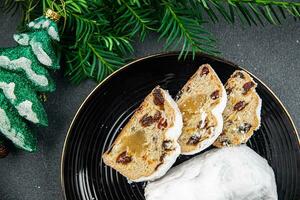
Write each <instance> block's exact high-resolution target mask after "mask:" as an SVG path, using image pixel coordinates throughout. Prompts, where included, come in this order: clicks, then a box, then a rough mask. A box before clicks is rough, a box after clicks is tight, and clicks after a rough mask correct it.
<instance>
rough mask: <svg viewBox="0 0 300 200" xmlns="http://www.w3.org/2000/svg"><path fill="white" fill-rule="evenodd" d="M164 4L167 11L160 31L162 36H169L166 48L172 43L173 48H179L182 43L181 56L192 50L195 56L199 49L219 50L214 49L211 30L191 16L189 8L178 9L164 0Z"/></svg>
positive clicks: (211, 51) (206, 50) (207, 50)
mask: <svg viewBox="0 0 300 200" xmlns="http://www.w3.org/2000/svg"><path fill="white" fill-rule="evenodd" d="M163 6H164V7H165V13H164V17H163V19H162V22H161V26H160V28H159V29H158V32H159V33H160V37H161V38H162V37H166V38H167V39H166V45H165V48H166V49H168V48H170V47H171V46H172V45H173V48H177V47H178V45H179V44H180V43H182V48H181V52H180V55H179V58H181V57H182V56H183V55H184V57H186V56H187V55H188V53H189V51H192V54H193V56H195V53H196V52H197V51H202V52H207V53H210V54H214V53H216V52H217V51H216V50H215V49H214V47H215V46H214V43H215V40H214V39H212V36H211V34H210V33H209V32H207V31H205V30H204V29H203V28H202V26H201V22H200V23H199V20H196V19H194V18H193V17H192V16H190V15H189V13H188V12H187V10H184V9H178V8H176V6H175V5H173V4H172V3H170V2H166V1H164V2H163ZM178 36H179V37H178Z"/></svg>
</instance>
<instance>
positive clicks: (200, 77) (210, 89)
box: [177, 64, 227, 155]
mask: <svg viewBox="0 0 300 200" xmlns="http://www.w3.org/2000/svg"><path fill="white" fill-rule="evenodd" d="M226 100H227V96H226V92H225V89H224V87H223V84H222V82H221V81H220V79H219V78H218V76H217V74H216V73H215V71H214V70H213V69H212V67H211V66H210V65H208V64H204V65H202V66H200V68H199V69H198V70H197V72H196V73H195V74H194V75H193V76H192V77H191V78H190V80H189V81H188V82H187V83H186V84H185V85H184V86H183V88H182V89H181V91H180V92H179V94H178V96H177V104H178V107H179V109H180V111H181V113H182V119H183V129H182V134H181V136H180V138H179V144H180V146H181V151H182V154H185V155H191V154H195V153H198V152H200V151H202V150H204V149H205V148H207V147H208V146H210V145H211V144H212V143H213V142H214V141H215V140H216V139H217V137H218V136H219V135H220V133H221V132H222V127H223V118H222V112H223V110H224V108H225V106H226Z"/></svg>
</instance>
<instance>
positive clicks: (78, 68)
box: [65, 43, 125, 84]
mask: <svg viewBox="0 0 300 200" xmlns="http://www.w3.org/2000/svg"><path fill="white" fill-rule="evenodd" d="M67 48H68V47H67ZM66 57H67V60H68V61H67V65H68V68H67V70H66V72H65V74H66V75H67V76H69V77H70V81H71V82H72V83H75V84H78V83H80V82H81V81H82V80H85V79H86V78H88V77H89V78H92V79H95V80H96V81H97V82H99V81H102V80H103V79H104V78H105V77H106V76H108V75H109V74H111V73H112V72H114V71H115V70H116V69H118V68H119V67H120V66H122V65H124V64H125V62H124V60H123V59H122V58H121V56H120V55H118V54H116V53H113V52H111V51H107V49H105V48H103V46H101V45H98V44H93V43H87V44H86V45H83V46H78V47H76V49H74V50H73V51H72V50H71V51H66Z"/></svg>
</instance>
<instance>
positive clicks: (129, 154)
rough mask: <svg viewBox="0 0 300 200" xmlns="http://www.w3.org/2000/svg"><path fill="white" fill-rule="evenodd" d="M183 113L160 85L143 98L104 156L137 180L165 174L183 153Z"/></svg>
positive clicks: (112, 165)
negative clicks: (180, 137) (181, 147)
mask: <svg viewBox="0 0 300 200" xmlns="http://www.w3.org/2000/svg"><path fill="white" fill-rule="evenodd" d="M181 129H182V116H181V113H180V111H179V109H178V107H177V104H176V102H175V101H174V100H173V99H172V97H171V96H170V95H169V93H168V92H167V91H165V90H163V89H161V88H160V87H159V86H157V87H156V88H155V89H153V90H152V92H151V93H150V94H149V95H148V96H147V97H146V98H145V99H144V101H143V102H142V104H141V105H140V107H139V108H138V109H137V110H136V112H135V113H134V114H133V116H132V117H131V119H130V120H129V122H128V123H127V124H126V125H125V127H124V128H123V129H122V131H121V133H120V134H119V135H118V137H117V138H116V140H115V141H114V143H113V144H112V145H111V147H110V149H109V150H108V151H106V152H105V153H104V154H103V156H102V158H103V161H104V163H105V164H106V165H108V166H110V167H112V168H114V169H115V170H117V171H118V172H120V173H121V174H122V175H124V176H125V177H127V178H128V179H129V180H131V181H134V182H141V181H148V180H155V179H157V178H160V177H161V176H163V175H164V174H165V173H166V172H167V170H168V169H169V168H170V167H171V166H172V165H173V163H174V162H175V161H176V158H177V157H178V156H179V155H180V146H179V144H178V142H177V140H178V138H179V136H180V134H181Z"/></svg>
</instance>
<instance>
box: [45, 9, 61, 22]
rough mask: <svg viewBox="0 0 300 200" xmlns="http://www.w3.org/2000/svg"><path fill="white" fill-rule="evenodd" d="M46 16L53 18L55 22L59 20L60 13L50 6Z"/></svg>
mask: <svg viewBox="0 0 300 200" xmlns="http://www.w3.org/2000/svg"><path fill="white" fill-rule="evenodd" d="M45 16H46V17H47V18H49V19H52V20H53V21H55V22H57V21H58V20H59V18H60V15H59V14H58V13H57V12H55V11H53V10H51V9H49V8H48V9H47V10H46V12H45Z"/></svg>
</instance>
